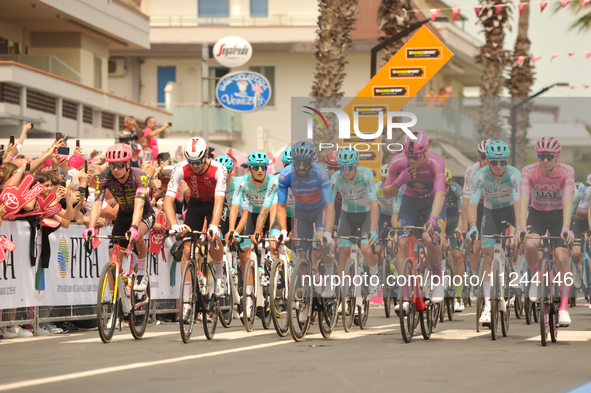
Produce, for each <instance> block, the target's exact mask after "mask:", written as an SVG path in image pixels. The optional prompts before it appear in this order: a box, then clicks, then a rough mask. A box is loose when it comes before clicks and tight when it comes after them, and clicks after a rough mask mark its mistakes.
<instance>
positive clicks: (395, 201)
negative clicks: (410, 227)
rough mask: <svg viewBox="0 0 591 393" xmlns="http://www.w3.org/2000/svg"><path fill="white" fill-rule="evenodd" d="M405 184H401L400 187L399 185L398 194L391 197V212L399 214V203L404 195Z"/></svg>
mask: <svg viewBox="0 0 591 393" xmlns="http://www.w3.org/2000/svg"><path fill="white" fill-rule="evenodd" d="M405 186H406V185H405V184H403V185H402V187H400V191H398V195H396V196H395V197H394V198H392V213H393V214H399V213H400V204H401V203H402V196H403V195H404V189H405V188H406V187H405Z"/></svg>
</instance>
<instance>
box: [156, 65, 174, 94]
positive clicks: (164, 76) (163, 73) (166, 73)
mask: <svg viewBox="0 0 591 393" xmlns="http://www.w3.org/2000/svg"><path fill="white" fill-rule="evenodd" d="M168 82H176V67H175V66H169V67H160V66H159V67H158V102H159V103H164V102H165V97H166V94H165V93H164V88H165V87H166V85H167V84H168Z"/></svg>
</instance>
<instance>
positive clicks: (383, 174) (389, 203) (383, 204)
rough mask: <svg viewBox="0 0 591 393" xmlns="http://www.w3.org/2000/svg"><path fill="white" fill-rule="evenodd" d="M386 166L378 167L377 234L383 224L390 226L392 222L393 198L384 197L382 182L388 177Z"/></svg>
mask: <svg viewBox="0 0 591 393" xmlns="http://www.w3.org/2000/svg"><path fill="white" fill-rule="evenodd" d="M388 167H389V165H388V164H384V165H382V166H381V167H380V182H379V183H378V184H376V188H377V191H376V193H377V196H378V201H379V203H380V218H379V220H378V232H379V231H382V230H383V228H384V223H388V224H390V222H391V221H392V207H393V198H386V197H385V196H384V182H385V181H386V178H387V177H388Z"/></svg>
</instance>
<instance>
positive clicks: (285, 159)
mask: <svg viewBox="0 0 591 393" xmlns="http://www.w3.org/2000/svg"><path fill="white" fill-rule="evenodd" d="M292 161H293V160H292V158H291V147H288V148H287V149H285V150H283V154H281V162H282V163H284V164H291V162H292Z"/></svg>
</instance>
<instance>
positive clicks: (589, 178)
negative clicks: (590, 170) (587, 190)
mask: <svg viewBox="0 0 591 393" xmlns="http://www.w3.org/2000/svg"><path fill="white" fill-rule="evenodd" d="M587 185H588V186H591V174H589V176H587Z"/></svg>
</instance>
